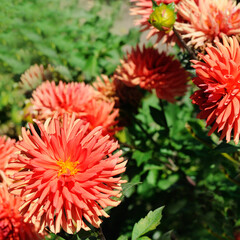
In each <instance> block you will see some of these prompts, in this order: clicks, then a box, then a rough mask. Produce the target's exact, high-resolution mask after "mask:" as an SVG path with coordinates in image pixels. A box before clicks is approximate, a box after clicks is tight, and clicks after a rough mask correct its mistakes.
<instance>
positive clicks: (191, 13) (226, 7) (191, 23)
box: [175, 0, 240, 48]
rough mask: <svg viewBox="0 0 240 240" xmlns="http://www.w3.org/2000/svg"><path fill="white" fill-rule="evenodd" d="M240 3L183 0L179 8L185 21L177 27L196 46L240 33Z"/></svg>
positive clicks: (223, 0) (229, 0)
mask: <svg viewBox="0 0 240 240" xmlns="http://www.w3.org/2000/svg"><path fill="white" fill-rule="evenodd" d="M239 6H240V5H239V4H238V5H236V2H235V1H232V0H199V1H198V3H196V1H195V0H182V1H181V2H180V3H179V4H178V6H177V8H178V14H179V15H181V17H182V18H183V22H176V24H175V27H176V29H177V30H178V31H179V32H180V33H181V34H182V36H183V38H185V39H186V40H187V41H188V44H189V45H193V46H194V47H195V48H199V47H201V46H205V44H206V43H207V42H210V43H212V42H213V41H214V40H219V39H221V37H222V35H227V36H232V35H238V34H239V33H240V7H239Z"/></svg>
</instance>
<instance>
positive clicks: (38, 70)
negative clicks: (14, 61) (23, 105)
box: [20, 64, 46, 91]
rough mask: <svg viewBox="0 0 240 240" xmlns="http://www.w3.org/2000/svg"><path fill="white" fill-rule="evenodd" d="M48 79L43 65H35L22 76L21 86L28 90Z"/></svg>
mask: <svg viewBox="0 0 240 240" xmlns="http://www.w3.org/2000/svg"><path fill="white" fill-rule="evenodd" d="M45 80H46V77H45V73H44V68H43V65H40V66H39V65H37V64H35V65H33V66H31V67H30V68H29V69H28V70H26V72H25V73H24V74H22V76H21V83H20V85H21V87H22V88H23V89H25V90H27V91H29V90H33V89H35V88H36V87H37V86H39V85H40V84H41V83H42V82H43V81H45Z"/></svg>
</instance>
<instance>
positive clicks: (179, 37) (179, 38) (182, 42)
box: [173, 27, 197, 60]
mask: <svg viewBox="0 0 240 240" xmlns="http://www.w3.org/2000/svg"><path fill="white" fill-rule="evenodd" d="M173 32H174V34H175V35H176V37H177V38H178V40H179V41H180V42H181V44H182V45H183V46H184V48H185V49H186V50H187V51H188V53H189V55H190V56H191V58H193V59H195V60H197V57H196V55H195V53H194V52H193V50H192V49H191V48H190V47H189V46H188V45H187V44H186V42H185V41H184V40H183V38H182V36H181V34H180V33H179V32H178V31H177V30H176V28H175V27H173Z"/></svg>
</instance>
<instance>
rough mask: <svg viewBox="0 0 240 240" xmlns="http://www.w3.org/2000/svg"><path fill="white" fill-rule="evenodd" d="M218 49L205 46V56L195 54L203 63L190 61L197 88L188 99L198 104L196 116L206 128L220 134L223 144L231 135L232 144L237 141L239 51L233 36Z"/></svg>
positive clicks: (238, 126)
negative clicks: (204, 122)
mask: <svg viewBox="0 0 240 240" xmlns="http://www.w3.org/2000/svg"><path fill="white" fill-rule="evenodd" d="M216 45H217V47H218V48H216V47H213V46H211V45H209V46H208V47H207V48H206V52H207V53H208V55H203V54H199V56H200V57H201V58H202V59H203V61H204V62H200V61H196V60H193V61H192V62H193V63H194V66H193V67H194V68H195V69H196V73H197V77H195V78H194V79H193V82H194V83H195V84H196V85H197V86H198V87H199V88H200V90H198V91H196V92H195V93H194V94H193V95H192V96H191V99H192V102H193V103H194V104H197V105H199V107H200V110H201V112H200V113H199V114H198V117H199V118H201V119H206V121H207V126H209V125H211V126H212V128H211V130H210V132H209V133H208V135H211V134H212V133H213V132H214V131H215V130H217V131H218V132H220V131H221V137H220V140H222V139H223V138H225V137H226V140H227V142H229V141H230V139H231V133H232V132H234V142H235V143H236V144H237V143H238V141H239V133H240V112H239V111H240V80H239V76H240V68H239V66H240V49H239V44H238V41H237V40H236V38H235V37H233V38H228V40H227V39H225V38H223V44H221V43H219V42H216Z"/></svg>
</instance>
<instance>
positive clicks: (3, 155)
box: [0, 136, 16, 184]
mask: <svg viewBox="0 0 240 240" xmlns="http://www.w3.org/2000/svg"><path fill="white" fill-rule="evenodd" d="M14 144H15V140H14V139H11V138H7V137H6V136H3V137H0V178H1V179H0V182H2V181H4V182H6V183H7V184H9V183H10V179H9V178H8V176H7V175H8V174H7V172H8V170H7V166H8V163H9V160H10V159H11V158H12V157H13V156H14V153H15V152H16V148H15V146H14Z"/></svg>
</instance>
